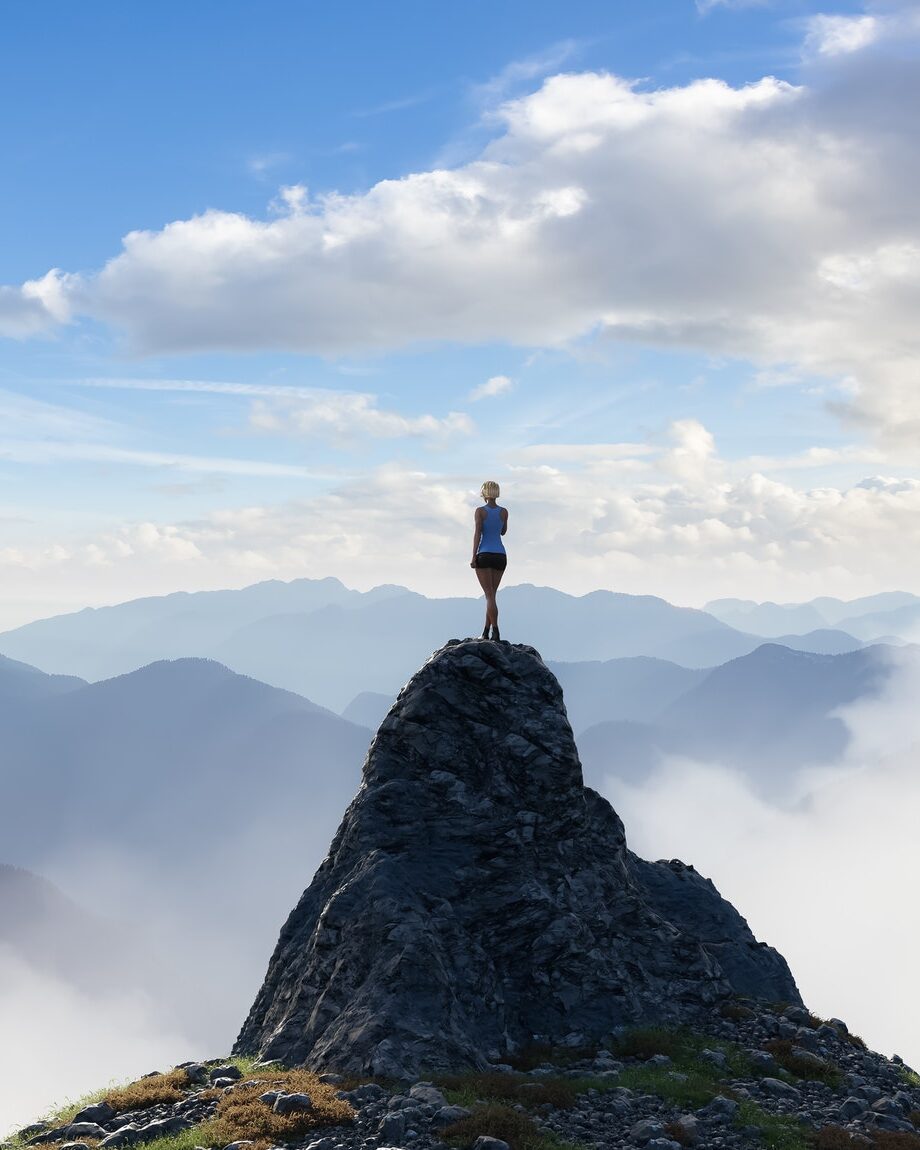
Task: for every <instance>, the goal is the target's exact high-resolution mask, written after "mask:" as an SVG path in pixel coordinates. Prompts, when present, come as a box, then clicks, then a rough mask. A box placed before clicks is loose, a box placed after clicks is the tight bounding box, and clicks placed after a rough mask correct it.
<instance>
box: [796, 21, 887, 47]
mask: <svg viewBox="0 0 920 1150" xmlns="http://www.w3.org/2000/svg"><path fill="white" fill-rule="evenodd" d="M880 31H881V28H880V23H879V21H878V20H877V19H876V17H875V16H825V15H823V14H818V15H816V16H812V17H810V18H809V20H808V33H807V35H806V37H805V51H806V52H814V53H815V54H816V55H818V56H843V55H847V54H848V53H850V52H858V51H859V50H860V48H865V47H867V46H868V45H869V44H872V43H873V42H874V41H875V40H877V39H878V37H879V34H880Z"/></svg>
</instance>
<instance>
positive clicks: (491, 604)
mask: <svg viewBox="0 0 920 1150" xmlns="http://www.w3.org/2000/svg"><path fill="white" fill-rule="evenodd" d="M495 574H496V572H495V571H493V570H491V569H490V568H488V567H477V568H476V576H477V578H478V579H479V586H480V587H481V588H482V591H483V594H484V595H485V597H486V627H489V626H493V627H494V626H497V625H498V608H497V607H496V606H495V590H494V589H493V586H492V576H493V575H495Z"/></svg>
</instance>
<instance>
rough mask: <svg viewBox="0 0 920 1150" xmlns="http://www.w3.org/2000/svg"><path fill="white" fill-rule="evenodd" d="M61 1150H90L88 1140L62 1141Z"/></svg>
mask: <svg viewBox="0 0 920 1150" xmlns="http://www.w3.org/2000/svg"><path fill="white" fill-rule="evenodd" d="M61 1150H89V1143H88V1142H62V1143H61Z"/></svg>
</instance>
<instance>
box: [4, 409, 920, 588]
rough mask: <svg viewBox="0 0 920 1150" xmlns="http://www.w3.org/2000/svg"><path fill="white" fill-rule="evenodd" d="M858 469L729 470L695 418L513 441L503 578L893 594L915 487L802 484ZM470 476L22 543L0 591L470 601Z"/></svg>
mask: <svg viewBox="0 0 920 1150" xmlns="http://www.w3.org/2000/svg"><path fill="white" fill-rule="evenodd" d="M861 458H862V457H861V455H860V452H859V450H858V449H853V450H846V449H838V450H837V452H836V453H833V452H832V453H831V454H830V455H829V456H828V455H826V454H824V453H823V452H822V451H819V452H818V453H817V455H815V456H813V457H811V456H810V453H808V452H805V453H803V454H802V455H801V456H797V457H794V458H793V460H792V466H791V467H788V468H785V470H786V471H788V472H789V474H784V461H783V460H782V459H769V458H768V459H764V460H759V461H758V460H755V461H735V462H731V463H729V462H727V461H726V460H724V459H723V458H722V457H721V456H720V455H719V453H718V450H717V445H716V444H715V443H714V441H713V437H712V435H711V434H710V432H709V430H708V429H707V428H705V427H704V426H702V425H701V424H699V423H698V422H697V421H694V420H684V421H677V422H675V423H674V424H673V425H672V426H671V428H670V430H669V432H668V434H667V435H666V436H665V437H664V438H663V439H659V438H658V437H656V438H655V439H654V441H652V440H650V441H649V442H648V443H644V444H607V443H598V444H565V443H562V444H546V445H540V444H536V445H531V446H528V447H522V448H520V449H518V450H516V451H512V452H511V453H510V455H509V463H508V466H507V468H506V469H505V470H504V471H503V472H499V473H498V474H497V478H498V479H499V481H500V482H501V484H502V493H503V496H504V497H505V500H506V502H507V503H508V505H509V507H510V508H511V509H512V512H513V513H512V520H511V526H510V529H509V536H508V547H509V551H510V554H511V562H512V566H511V567H510V569H509V570H510V571H511V572H512V575H511V578H512V579H513V581H515V582H518V581H521V582H524V581H529V582H536V583H545V582H546V581H547V579H548V578H551V581H552V583H553V584H554V585H555V586H558V587H560V588H561V589H563V590H567V591H571V592H575V593H582V592H586V591H590V590H593V589H595V588H597V587H609V588H613V589H616V590H620V591H628V592H633V593H653V594H659V595H663V596H665V597H666V598H669V599H671V600H673V601H675V602H679V603H694V602H705V601H706V600H708V599H711V598H717V597H719V596H721V595H742V596H747V597H750V598H755V599H758V600H761V599H775V598H777V597H780V598H802V599H807V598H811V597H813V596H815V595H821V594H838V595H841V596H844V597H847V596H852V595H859V594H866V593H871V592H875V591H878V590H883V589H885V588H890V587H892V586H900V585H903V582H904V578H905V573H906V572H910V571H912V570H913V568H914V566H915V560H916V555H917V553H918V550H920V479H914V478H912V477H910V476H906V477H905V476H900V477H899V476H892V475H890V474H887V475H886V474H885V473H884V472H883V473H881V474H873V473H872V472H871V471H870V472H869V473H868V474H867V473H866V472H863V474H862V475H861V476H860V477H859V478H857V479H855V480H852V481H850V482H849V483H846V484H838V485H833V484H830V483H828V482H826V481H824V482H822V481H820V479H819V480H818V481H817V482H814V481H813V482H812V483H811V484H810V485H809V484H808V483H807V482H806V483H803V482H801V480H802V479H806V480H807V479H811V478H812V473H813V474H814V475H816V476H819V477H820V475H821V468H822V466H824V465H827V464H832V463H834V462H835V461H836V460H837V459H839V460H841V461H843V462H845V463H846V464H847V466H848V467H850V468H852V467H853V466H858V465H859V461H860V459H861ZM752 462H753V463H754V464H756V463H758V462H760V463H763V465H764V466H763V468H762V469H758V468H757V467H756V466H752V465H751V464H752ZM480 469H481V468H480V467H476V468H475V470H470V471H468V472H467V471H456V472H450V471H434V470H424V469H421V468H417V467H416V468H413V467H412V466H407V465H404V464H398V463H391V464H388V465H385V466H382V467H379V468H376V469H374V470H372V471H369V472H368V473H366V474H362V475H359V476H353V477H346V478H342V479H340V480H339V481H337V482H335V483H334V485H333V486H332V487H331V488H330V489H329V490H326V491H323V492H321V493H319V494H317V495H315V496H313V497H311V498H309V499H304V500H301V501H289V502H287V503H284V504H281V505H277V506H266V505H261V504H253V505H250V506H244V507H226V508H224V509H222V510H219V511H214V512H212V513H210V514H208V515H207V516H204V517H200V518H196V519H193V520H180V521H177V522H173V523H157V524H143V523H142V524H130V523H128V524H124V525H123V526H121V527H118V528H114V529H111V530H109V531H105V532H100V533H97V534H95V535H92V536H89V537H82V538H74V539H60V538H57V539H51V540H47V541H43V542H36V541H35V540H34V533H30V534H29V535H27V536H24V538H23V540H22V541H15V540H13V539H10V542H9V543H8V544H7V546H6V548H5V549H4V550H0V567H2V570H3V578H4V586H5V587H6V588H7V589H8V600H9V601H10V602H12V601H14V600H15V599H16V598H17V597H18V595H20V594H21V595H22V597H23V598H24V599H31V598H32V597H33V595H32V592H33V591H34V590H35V589H37V588H40V587H41V586H42V585H43V583H44V582H47V583H48V585H51V584H54V585H55V586H58V587H59V586H60V585H61V580H62V577H63V576H64V573H66V577H67V583H68V587H70V588H71V589H72V591H73V593H74V594H77V590H78V589H79V590H80V592H81V598H82V599H85V600H86V601H87V602H93V603H98V602H104V601H106V600H109V601H111V600H112V599H123V598H125V593H126V588H130V593H131V594H150V593H155V592H158V591H163V590H173V589H174V588H175V587H176V586H177V585H181V586H183V587H186V588H188V589H192V588H193V587H196V588H205V587H215V586H227V585H237V586H240V585H243V584H245V583H247V582H252V581H253V580H254V579H256V578H268V577H275V578H296V577H298V576H303V575H307V576H311V577H321V576H326V575H336V576H338V577H339V578H341V579H343V580H344V581H345V582H346V583H348V584H349V585H351V586H357V587H370V586H373V585H375V584H377V583H379V582H380V581H381V580H385V581H386V582H398V583H403V584H405V585H406V586H409V587H412V588H415V589H416V590H419V591H422V592H425V593H428V594H434V595H443V594H458V593H459V594H464V593H466V594H472V593H475V587H471V586H470V580H469V568H468V559H467V561H466V562H464V556H465V555H466V552H467V550H468V548H469V542H470V535H471V526H470V524H471V514H472V508H473V507H474V506H475V503H476V502H477V491H478V487H479V484H480V483H481V480H482V475H481V474H479V471H480ZM857 474H858V473H857ZM394 539H398V540H399V546H398V547H394V545H393V540H394ZM547 557H550V559H551V576H548V574H547V572H548V570H549V568H548V566H547V563H548V558H547ZM27 590H28V592H29V593H28V594H26V591H27Z"/></svg>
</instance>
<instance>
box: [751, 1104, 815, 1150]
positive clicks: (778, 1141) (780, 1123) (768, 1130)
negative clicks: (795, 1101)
mask: <svg viewBox="0 0 920 1150" xmlns="http://www.w3.org/2000/svg"><path fill="white" fill-rule="evenodd" d="M735 1125H736V1126H739V1127H740V1126H759V1127H760V1129H761V1131H762V1134H761V1137H762V1138H763V1144H764V1145H765V1146H768V1147H770V1150H808V1139H807V1137H806V1132H805V1129H804V1128H803V1127H802V1126H801V1125H800V1124H799V1123H798V1122H796V1121H795V1119H793V1118H785V1117H783V1116H782V1115H779V1114H768V1113H767V1111H766V1110H763V1109H762V1108H761V1107H760V1106H758V1105H757V1103H756V1102H751V1101H750V1100H749V1099H746V1098H745V1099H742V1100H741V1101H740V1104H739V1109H738V1113H737V1114H736V1115H735Z"/></svg>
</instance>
